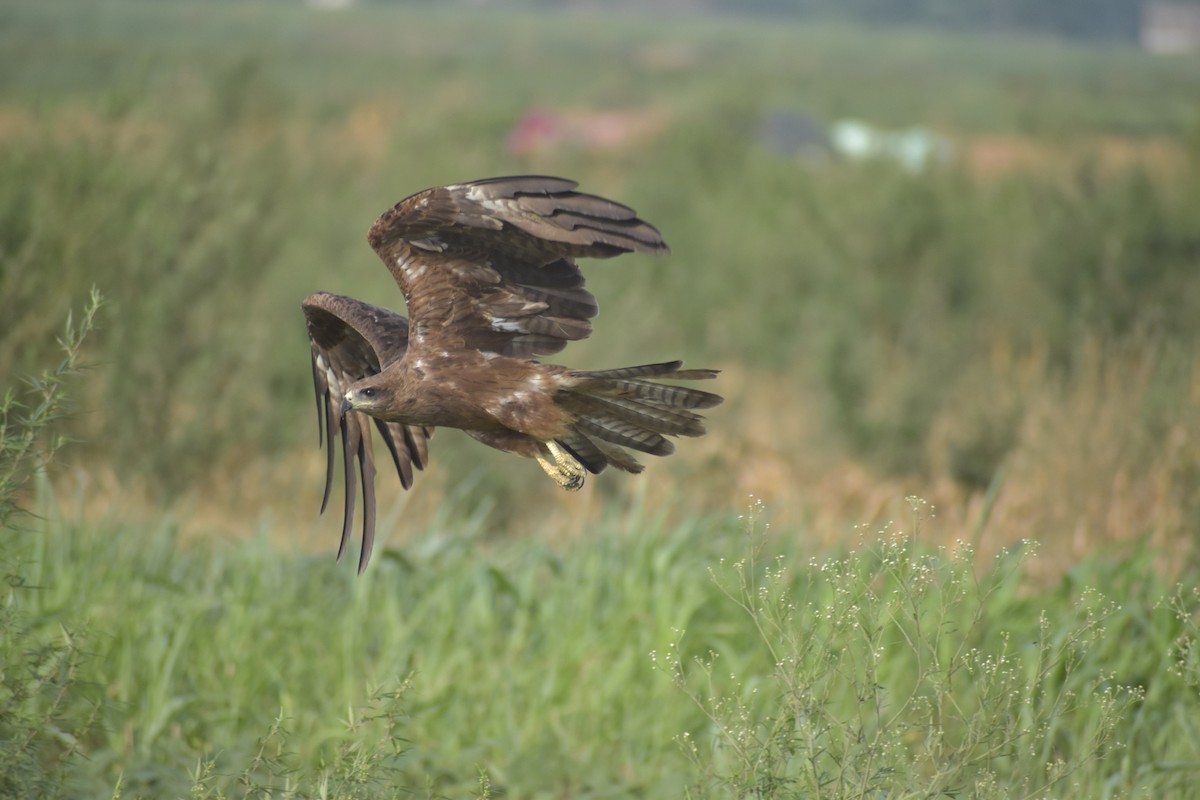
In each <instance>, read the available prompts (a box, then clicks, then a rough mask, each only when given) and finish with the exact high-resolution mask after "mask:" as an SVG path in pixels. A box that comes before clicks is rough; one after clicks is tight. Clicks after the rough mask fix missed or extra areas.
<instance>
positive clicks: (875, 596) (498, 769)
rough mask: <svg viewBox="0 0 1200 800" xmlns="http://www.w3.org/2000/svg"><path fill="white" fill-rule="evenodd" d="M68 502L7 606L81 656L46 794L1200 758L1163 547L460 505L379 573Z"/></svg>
mask: <svg viewBox="0 0 1200 800" xmlns="http://www.w3.org/2000/svg"><path fill="white" fill-rule="evenodd" d="M42 510H43V512H44V513H45V517H44V518H45V523H44V524H43V525H40V526H38V527H37V528H36V529H33V530H28V531H26V532H25V533H23V534H21V535H18V536H14V535H11V534H10V535H8V536H7V538H6V544H5V560H6V562H7V563H8V565H9V567H8V569H9V572H10V575H11V576H20V579H21V581H22V583H17V582H16V580H15V578H13V577H10V585H12V586H14V588H12V589H10V590H9V592H8V596H7V599H6V603H5V609H6V612H5V617H4V624H5V628H6V630H5V648H6V650H5V660H6V663H7V664H9V665H10V666H9V668H8V670H7V674H9V675H14V674H15V675H17V676H20V674H21V673H20V672H19V670H20V669H21V667H22V666H24V665H25V664H26V663H33V664H35V666H31V667H30V669H31V670H36V669H43V670H44V669H45V667H37V666H36V664H40V663H41V662H40V661H38V658H39V656H38V654H39V653H43V652H44V651H45V649H46V648H50V649H52V650H54V652H55V653H59V657H60V658H62V659H66V658H68V656H69V657H70V659H71V664H72V666H71V674H70V678H71V680H70V681H69V682H67V683H66V686H65V688H64V692H65V694H66V699H65V700H61V701H57V700H56V701H55V702H58V703H59V706H57V707H56V708H46V707H45V705H44V704H45V703H49V702H50V700H49V699H44V700H43V701H42V703H43V705H42V706H41V707H43V708H45V710H44V712H43V713H44V715H45V719H46V721H45V723H43V724H44V727H45V729H39V730H38V731H35V732H36V733H38V734H39V735H41V736H44V737H46V738H48V739H49V740H50V743H51V744H53V745H55V746H59V747H61V744H58V742H57V740H56V739H54V738H53V737H52V735H51V734H52V733H53V732H55V731H61V730H67V731H71V732H72V736H73V737H74V738H72V739H70V741H71V742H72V751H73V752H74V751H75V750H77V751H78V753H79V755H78V756H72V757H70V758H69V759H67V764H66V767H65V768H64V769H63V772H62V777H61V778H60V782H58V783H54V782H51V785H50V786H49V787H48V788H46V789H45V792H46V793H45V795H44V796H54V795H55V794H56V793H57V794H59V795H66V796H70V795H76V796H78V795H86V796H104V795H106V794H109V793H112V792H113V791H114V789H115V788H116V787H117V786H118V785H119V788H120V794H121V796H123V797H183V796H186V795H188V794H189V793H192V795H193V796H197V795H198V796H204V797H209V796H212V797H216V796H235V795H236V796H240V795H241V794H242V793H243V792H245V791H250V792H251V796H279V797H293V796H294V797H315V796H321V790H320V789H319V787H321V786H323V785H326V783H328V782H332V784H333V785H335V786H338V787H340V788H337V789H336V790H333V791H332V793H331V795H330V796H339V797H348V796H377V795H379V794H388V793H390V792H391V791H392V790H395V791H396V793H397V794H398V795H400V796H411V795H410V794H409V792H411V793H412V794H415V795H416V796H431V797H463V796H473V794H474V793H476V792H478V791H479V776H480V774H481V773H483V774H485V775H486V779H487V782H488V784H489V785H490V787H491V791H492V792H495V793H502V794H507V795H509V796H520V797H532V798H538V797H579V798H585V797H591V798H598V797H616V796H620V797H628V796H645V797H663V796H683V795H684V793H685V792H691V793H692V796H696V797H772V798H790V797H811V796H829V797H878V796H881V793H882V796H888V797H909V796H912V797H917V796H922V797H924V796H929V793H930V792H931V791H932V792H935V793H936V792H946V793H951V794H952V793H955V792H965V793H966V794H967V795H969V796H978V797H988V796H995V797H1005V796H1006V797H1017V796H1037V797H1106V796H1114V797H1115V796H1121V797H1170V796H1178V797H1183V796H1186V789H1185V788H1184V787H1186V786H1188V785H1191V784H1192V783H1193V782H1194V781H1195V780H1196V777H1197V772H1198V771H1200V737H1198V736H1197V731H1196V729H1195V720H1196V719H1197V718H1198V717H1197V714H1198V713H1200V696H1198V695H1197V693H1196V685H1195V663H1194V661H1195V635H1196V632H1197V631H1196V617H1195V614H1196V612H1197V609H1196V607H1195V597H1194V596H1190V595H1185V594H1180V595H1179V597H1178V602H1179V604H1180V605H1179V606H1178V607H1174V606H1173V605H1172V598H1173V597H1175V592H1174V590H1173V589H1172V588H1171V587H1170V586H1169V585H1167V584H1165V583H1163V582H1162V581H1161V580H1160V579H1159V578H1158V577H1157V575H1156V572H1155V569H1154V568H1153V565H1152V563H1151V558H1150V557H1149V556H1150V553H1149V552H1148V551H1147V552H1144V553H1142V554H1140V555H1135V556H1134V557H1132V558H1130V559H1128V560H1126V561H1125V562H1124V563H1121V564H1117V563H1114V562H1111V561H1109V560H1107V559H1105V558H1102V557H1096V558H1092V559H1089V560H1087V561H1086V562H1084V563H1081V564H1080V565H1078V566H1077V567H1076V568H1075V569H1074V570H1073V571H1072V572H1071V573H1070V574H1069V575H1068V576H1065V577H1064V578H1063V580H1062V581H1061V582H1058V583H1056V584H1054V585H1050V586H1047V587H1044V588H1035V587H1034V586H1033V585H1031V584H1029V583H1028V582H1027V580H1026V579H1025V577H1024V574H1025V573H1024V565H1025V562H1026V559H1028V558H1030V557H1031V556H1029V555H1028V554H1020V553H1010V554H1007V555H1004V556H1002V557H1000V558H998V559H996V560H995V561H992V562H990V563H983V564H979V565H976V564H975V563H974V559H973V557H972V553H971V550H970V548H967V547H964V548H962V549H959V550H955V551H947V550H944V549H938V548H935V547H933V546H931V545H927V544H924V543H923V541H922V537H923V536H924V535H925V531H924V529H925V528H926V527H929V526H932V525H933V524H934V523H933V522H932V521H925V522H920V521H919V519H918V520H917V521H912V522H910V523H908V524H906V525H904V526H899V527H897V528H895V529H894V530H888V531H881V532H869V533H868V532H863V533H862V534H861V539H859V540H857V541H854V542H851V543H848V545H847V549H845V550H844V551H843V552H842V554H840V555H833V556H828V557H824V556H822V557H812V556H808V555H806V554H805V548H803V546H802V545H800V544H799V542H801V541H802V540H803V537H804V535H805V532H804V531H802V530H787V531H773V532H770V533H769V534H768V533H767V532H766V530H765V525H764V524H763V522H762V520H761V519H749V520H738V519H736V518H733V517H729V518H721V517H708V518H693V517H688V516H687V515H683V514H679V513H674V514H664V513H662V512H655V511H653V510H651V509H649V508H645V507H635V508H632V509H630V510H629V512H628V513H627V514H625V515H623V516H616V515H614V516H612V517H610V518H609V519H607V520H606V521H605V522H604V523H603V524H601V525H599V526H596V528H595V529H594V530H592V531H591V532H590V535H589V536H588V537H587V538H584V539H578V540H575V541H572V542H571V543H569V544H567V545H565V546H562V547H558V548H551V547H548V546H547V545H545V544H542V543H539V541H538V539H537V538H536V537H535V538H533V539H525V540H505V541H503V542H499V543H491V544H487V543H486V542H485V541H484V534H485V527H484V524H485V523H484V520H483V519H482V518H476V519H474V520H472V519H457V518H453V517H450V518H448V519H447V527H446V528H442V529H435V530H428V531H414V532H413V534H414V538H413V540H412V543H411V544H409V545H406V546H404V547H401V548H398V549H389V550H387V551H385V552H384V553H383V554H382V557H381V558H380V559H379V560H378V561H377V562H376V563H375V564H374V565H373V567H372V569H371V570H369V571H368V572H367V574H366V575H365V576H364V577H363V578H361V579H358V578H356V577H355V576H354V574H353V572H354V571H353V570H352V569H348V568H346V567H345V565H342V566H341V567H339V566H337V565H335V564H334V563H333V560H332V558H331V557H330V555H329V554H322V555H319V556H311V555H305V554H297V553H287V552H281V551H280V549H279V548H278V547H277V546H274V545H272V544H270V543H269V541H268V540H267V538H266V536H265V535H263V534H262V533H260V534H259V535H257V536H252V537H250V538H242V537H236V538H234V539H232V540H227V541H215V542H210V543H206V544H193V545H185V544H182V543H181V542H179V541H178V537H177V535H176V534H175V532H174V530H173V527H172V524H171V522H170V520H166V521H164V523H163V525H162V526H161V527H159V528H157V529H150V530H147V529H144V528H130V527H128V526H125V525H124V524H122V523H121V522H120V520H118V519H103V520H91V521H90V522H89V523H87V524H86V525H85V524H80V523H73V522H70V521H68V520H64V519H62V518H61V517H59V516H58V515H57V514H56V513H55V512H54V510H53V505H52V504H46V505H44V506H43V507H42ZM752 511H753V514H758V515H761V513H762V511H761V509H758V510H752ZM672 518H674V519H672ZM1033 558H1036V557H1035V556H1034V557H1033ZM56 648H57V649H56ZM54 663H58V662H54ZM1188 670H1190V672H1188ZM18 679H19V680H20V678H18ZM27 680H30V681H31V682H32V678H28V679H27ZM40 680H42V679H39V681H40ZM55 685H58V684H55ZM25 702H34V701H33V700H27V701H25ZM38 719H39V717H37V715H36V714H34V715H32V720H33V724H35V725H36V724H37V721H38ZM51 721H52V729H51ZM198 765H199V766H198ZM198 770H199V771H198ZM355 775H357V777H355ZM250 787H259V788H255V789H253V791H251V789H250ZM356 792H359V794H356Z"/></svg>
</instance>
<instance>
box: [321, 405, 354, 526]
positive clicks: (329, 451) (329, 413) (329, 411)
mask: <svg viewBox="0 0 1200 800" xmlns="http://www.w3.org/2000/svg"><path fill="white" fill-rule="evenodd" d="M324 405H325V408H324V412H325V434H326V435H325V452H326V455H325V494H324V495H323V496H322V497H321V513H322V514H324V513H325V508H326V506H328V505H329V495H330V493H331V492H332V491H333V461H334V459H335V458H336V456H334V445H333V403H332V400H331V398H330V397H329V389H328V388H326V389H325V403H324ZM346 468H347V469H349V463H348V462H347V464H346Z"/></svg>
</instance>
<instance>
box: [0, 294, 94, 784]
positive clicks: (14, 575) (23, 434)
mask: <svg viewBox="0 0 1200 800" xmlns="http://www.w3.org/2000/svg"><path fill="white" fill-rule="evenodd" d="M100 304H101V299H100V295H99V293H97V292H96V291H95V290H93V291H92V295H91V299H90V300H89V302H88V303H87V305H86V306H85V308H84V312H83V315H82V318H81V319H80V320H79V321H78V322H75V320H74V319H73V318H72V317H71V316H70V315H68V317H67V322H66V325H65V328H64V331H63V334H62V336H61V337H60V338H59V339H58V344H59V347H60V348H61V350H62V352H63V357H62V360H61V361H60V362H59V363H58V365H57V366H55V367H54V368H53V369H49V370H46V371H44V372H42V373H41V374H40V375H38V376H34V377H29V378H27V379H26V380H27V384H28V385H27V387H26V388H25V390H24V391H18V390H17V389H16V388H15V387H9V388H7V389H6V390H5V394H4V399H3V402H0V536H2V537H3V541H4V542H6V543H7V542H9V540H10V539H11V538H12V537H14V536H19V535H28V533H29V532H28V531H27V530H26V529H25V528H24V527H23V524H26V523H27V522H28V520H26V519H24V518H23V517H24V516H25V514H26V513H27V512H28V509H27V508H24V507H23V506H22V501H23V500H24V499H26V498H27V497H28V494H27V493H26V492H25V489H26V488H27V484H28V483H29V481H30V479H31V478H33V477H34V476H36V475H39V474H41V473H42V471H43V470H44V469H45V468H46V466H47V465H48V464H49V463H50V462H51V461H52V460H53V459H54V456H55V453H57V452H58V450H59V448H60V447H62V445H63V444H64V439H63V436H62V433H61V427H62V422H63V420H64V419H65V418H66V417H67V416H68V415H69V414H70V413H71V405H70V402H69V400H68V395H67V383H68V381H69V379H71V378H72V377H74V376H75V375H77V374H78V372H79V370H80V368H81V366H82V365H81V363H80V350H81V347H82V345H83V341H84V338H85V337H86V336H87V335H88V334H89V333H90V332H91V331H92V328H93V326H94V324H95V316H96V312H97V310H98V309H99V308H100ZM16 552H17V550H16V549H15V548H12V546H11V544H7V545H6V546H5V547H4V548H3V550H0V571H2V573H3V575H4V589H5V591H4V596H3V598H0V764H3V765H4V766H3V769H2V770H0V797H46V798H52V797H60V796H64V780H65V775H66V773H67V770H68V767H69V766H70V764H71V762H72V761H73V760H74V759H76V758H77V757H78V755H79V753H80V751H81V747H82V746H83V744H84V743H83V741H81V740H82V738H83V737H84V736H85V735H86V734H87V733H88V732H89V731H90V730H91V729H92V727H93V724H94V722H95V709H96V704H95V700H94V699H93V697H92V695H93V692H92V691H91V687H89V686H88V685H87V684H86V683H82V682H80V680H79V670H80V666H81V663H82V660H83V650H82V642H81V641H80V639H79V637H78V636H77V635H76V634H74V633H72V632H71V630H69V629H68V627H66V625H67V624H68V623H67V622H66V621H65V620H64V621H62V622H59V623H56V624H54V625H50V626H44V627H45V628H47V629H46V630H38V628H39V627H43V626H39V625H38V624H37V623H36V622H35V621H33V620H30V619H29V618H28V617H27V616H26V615H25V614H24V613H22V607H21V605H22V604H21V603H20V602H19V601H20V600H21V597H22V595H27V594H29V593H31V592H36V591H37V587H34V586H30V585H28V583H27V582H26V579H25V573H26V567H25V565H24V564H22V563H21V559H20V558H19V557H17V556H16ZM73 622H74V621H72V622H71V623H70V624H73Z"/></svg>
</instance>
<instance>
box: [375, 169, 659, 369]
mask: <svg viewBox="0 0 1200 800" xmlns="http://www.w3.org/2000/svg"><path fill="white" fill-rule="evenodd" d="M575 186H576V184H575V182H574V181H569V180H564V179H562V178H548V177H540V176H527V177H516V178H494V179H491V180H484V181H476V182H472V183H463V184H454V185H450V186H443V187H437V188H434V189H427V190H425V191H423V192H419V193H418V194H415V195H413V196H412V197H409V198H407V199H405V200H401V201H400V202H399V203H397V204H396V205H395V207H393V208H390V209H388V210H387V211H385V212H384V213H383V215H382V216H380V217H379V219H378V220H376V222H375V224H374V225H372V226H371V230H370V233H369V234H368V240H369V241H370V243H371V247H373V248H374V249H375V251H376V253H378V254H379V257H380V258H381V259H382V260H383V262H384V263H385V264H386V265H387V267H388V269H389V270H390V271H391V273H392V276H393V277H394V278H395V279H396V283H397V284H399V286H400V290H401V291H402V292H403V293H404V297H405V300H406V301H407V303H408V312H409V317H410V318H411V320H412V326H413V329H412V342H411V345H410V346H411V347H412V348H413V349H414V350H426V349H428V350H438V351H454V350H457V349H463V348H467V349H473V350H482V351H485V352H493V353H497V354H500V355H508V356H517V357H531V356H536V355H547V354H551V353H557V352H558V351H560V350H562V349H563V348H564V347H565V346H566V344H567V342H569V341H574V340H578V339H583V338H586V337H587V336H588V335H589V334H590V333H591V329H592V326H591V319H592V317H594V316H595V315H596V312H597V305H596V299H595V298H594V297H593V296H592V294H591V292H589V291H587V290H586V289H585V288H584V280H583V275H582V274H581V273H580V271H579V267H578V266H577V265H576V263H575V259H576V258H580V257H595V258H608V257H611V256H615V255H619V254H621V253H628V252H641V253H662V252H666V250H667V246H666V244H664V243H663V240H662V237H661V236H660V235H659V232H658V230H656V229H655V228H654V227H653V226H652V225H650V224H649V223H647V222H644V221H643V220H641V219H639V218H638V216H637V214H636V213H635V212H634V211H633V209H630V208H628V207H627V206H623V205H621V204H620V203H614V202H613V201H611V200H606V199H604V198H601V197H596V196H594V195H589V194H583V193H580V192H576V191H573V190H574V188H575Z"/></svg>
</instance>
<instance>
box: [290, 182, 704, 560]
mask: <svg viewBox="0 0 1200 800" xmlns="http://www.w3.org/2000/svg"><path fill="white" fill-rule="evenodd" d="M575 186H576V184H575V183H574V182H573V181H568V180H563V179H562V178H548V177H540V176H524V177H513V178H493V179H490V180H482V181H475V182H472V183H462V184H453V185H450V186H441V187H436V188H433V189H426V190H425V191H423V192H419V193H417V194H415V195H413V196H412V197H409V198H406V199H404V200H401V201H400V202H399V203H397V204H396V205H395V206H394V207H393V208H390V209H388V210H387V211H385V212H384V213H383V214H382V215H381V216H380V217H379V219H378V220H376V221H375V224H374V225H372V226H371V230H370V232H369V233H368V235H367V239H368V241H369V242H370V244H371V247H372V248H374V250H375V252H376V253H377V254H378V255H379V257H380V259H382V260H383V263H384V264H385V265H386V266H387V268H388V270H389V271H390V272H391V273H392V277H393V278H395V280H396V283H397V284H398V285H399V287H400V291H401V292H403V293H404V299H405V302H406V303H407V305H408V313H409V319H405V318H404V317H402V316H400V315H399V314H396V313H395V312H392V311H389V310H387V309H384V308H379V307H377V306H373V305H369V304H367V303H364V302H362V301H360V300H355V299H353V298H350V297H343V296H341V295H335V294H329V293H326V292H318V293H316V294H313V295H311V296H309V297H308V298H307V299H305V301H304V303H303V308H304V315H305V318H306V319H307V322H308V335H309V340H310V343H311V345H312V354H313V383H314V386H315V388H316V396H317V422H318V430H319V433H320V434H321V439H322V442H323V443H324V444H326V445H327V446H328V457H327V461H326V473H325V494H324V498H323V499H322V501H321V510H322V511H324V509H325V506H326V505H327V503H328V501H329V495H330V491H331V488H332V485H333V473H334V460H335V455H334V444H333V438H334V432H335V430H336V431H337V432H338V433H339V434H340V436H341V438H342V459H343V472H344V481H345V492H346V499H345V505H344V514H343V523H342V540H341V545H340V547H339V548H338V558H339V559H340V558H341V556H342V554H343V553H344V552H345V549H346V545H347V542H348V540H349V534H350V528H351V522H352V520H353V517H354V498H355V494H356V493H357V492H358V491H359V487H358V485H357V484H358V478H359V477H361V492H362V498H363V541H362V550H361V552H360V555H359V565H358V569H359V572H362V570H363V569H365V568H366V565H367V561H368V559H369V558H370V556H371V548H372V544H373V541H374V534H375V491H374V479H375V459H374V453H373V450H372V444H371V442H372V435H371V424H372V423H374V426H375V428H376V430H378V431H379V433H380V435H381V436H382V438H383V441H384V444H385V445H386V446H387V448H388V451H389V453H390V454H391V456H392V461H393V463H394V464H395V466H396V471H397V473H398V474H399V476H400V483H401V485H402V486H403V487H404V488H405V489H407V488H409V487H411V486H412V482H413V469H414V468H415V469H418V470H419V469H422V468H424V466H425V464H426V463H427V462H428V450H427V442H428V439H429V437H430V436H431V435H432V433H433V429H434V428H437V427H447V428H459V429H461V430H464V431H466V432H467V433H468V434H469V435H471V436H472V437H474V438H475V439H477V440H478V441H480V442H482V443H484V444H486V445H488V446H490V447H494V448H497V449H499V450H504V451H506V452H509V453H514V454H516V455H521V456H526V457H529V458H534V459H536V460H537V461H538V463H539V464H540V465H541V466H542V468H543V469H544V470H545V471H546V473H547V474H548V475H550V476H551V477H552V478H554V480H555V481H557V482H558V483H559V485H561V486H563V487H564V488H566V489H578V488H580V487H581V486H582V485H583V477H584V473H585V472H592V473H598V472H601V471H602V470H603V469H604V468H605V467H606V466H608V465H609V464H611V465H612V466H614V467H616V468H617V469H621V470H624V471H626V472H635V473H636V472H641V471H642V465H641V464H639V463H638V462H637V460H636V459H634V457H633V456H632V455H631V454H630V453H629V450H637V451H640V452H643V453H650V454H652V455H669V454H670V453H672V452H674V449H675V447H674V444H673V443H672V442H671V440H670V439H668V438H667V437H668V436H700V435H702V434H703V433H704V424H703V418H702V417H701V416H700V415H699V414H698V413H696V411H697V409H704V408H710V407H712V406H715V405H717V404H718V403H720V402H721V398H720V397H719V396H718V395H715V394H711V393H709V392H703V391H700V390H698V389H692V388H688V387H683V386H675V385H671V384H662V383H657V382H656V381H655V379H658V378H666V379H670V380H698V379H705V378H712V377H714V376H715V375H716V374H717V371H716V370H709V369H698V370H683V369H681V366H682V364H681V363H680V362H678V361H671V362H666V363H661V364H647V365H643V366H637V367H625V368H622V369H613V370H599V371H584V370H571V369H567V368H566V367H561V366H556V365H552V364H542V363H540V362H538V361H536V360H534V357H536V356H542V355H549V354H552V353H557V352H559V351H560V350H562V349H563V348H564V347H566V345H567V342H569V341H574V340H578V339H583V338H586V337H587V336H588V335H589V334H590V333H591V331H592V325H591V319H592V318H593V317H594V316H595V315H596V312H597V310H598V307H597V305H596V299H595V298H594V297H593V296H592V294H591V292H589V291H587V290H586V289H585V288H584V285H583V284H584V281H583V275H582V274H581V273H580V271H579V267H578V266H577V265H576V263H575V259H576V258H581V257H595V258H609V257H612V256H615V255H620V254H621V253H629V252H638V253H665V252H667V246H666V244H664V243H663V240H662V237H661V236H660V235H659V233H658V231H657V230H656V229H655V228H654V227H653V226H651V225H650V224H648V223H646V222H644V221H643V220H641V219H638V217H637V215H636V213H635V212H634V211H633V210H632V209H630V208H627V207H626V206H623V205H620V204H619V203H614V202H612V201H611V200H605V199H604V198H602V197H596V196H593V195H588V194H582V193H580V192H576V191H574V189H575ZM355 462H357V470H356V469H355ZM356 473H357V474H356Z"/></svg>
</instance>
